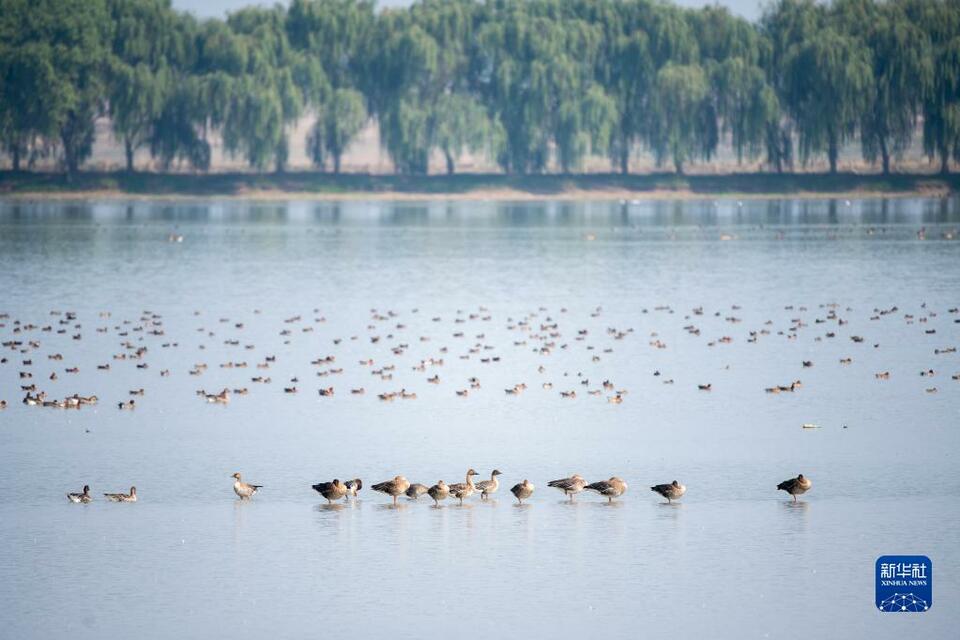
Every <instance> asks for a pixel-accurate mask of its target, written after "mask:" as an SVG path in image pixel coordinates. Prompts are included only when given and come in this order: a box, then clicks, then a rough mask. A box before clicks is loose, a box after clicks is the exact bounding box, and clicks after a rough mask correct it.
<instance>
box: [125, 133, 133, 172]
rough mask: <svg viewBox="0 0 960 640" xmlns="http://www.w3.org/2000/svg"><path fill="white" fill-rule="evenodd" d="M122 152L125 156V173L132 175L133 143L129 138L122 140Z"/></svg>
mask: <svg viewBox="0 0 960 640" xmlns="http://www.w3.org/2000/svg"><path fill="white" fill-rule="evenodd" d="M123 151H124V153H125V154H126V156H127V173H133V153H134V149H133V141H132V140H130V138H124V140H123Z"/></svg>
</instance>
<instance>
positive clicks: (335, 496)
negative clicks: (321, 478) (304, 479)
mask: <svg viewBox="0 0 960 640" xmlns="http://www.w3.org/2000/svg"><path fill="white" fill-rule="evenodd" d="M312 487H313V490H314V491H316V492H317V493H319V494H320V495H322V496H323V497H324V498H326V499H327V504H331V503H332V502H333V501H334V500H339V499H340V498H343V497H344V496H346V495H347V485H345V484H344V483H342V482H340V481H339V480H338V479H336V478H334V480H333V482H319V483H317V484H315V485H312Z"/></svg>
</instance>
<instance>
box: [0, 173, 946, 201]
mask: <svg viewBox="0 0 960 640" xmlns="http://www.w3.org/2000/svg"><path fill="white" fill-rule="evenodd" d="M958 190H960V174H958V175H947V176H942V175H936V174H893V175H889V176H883V175H877V174H855V173H839V174H836V175H829V174H813V173H799V174H772V173H731V174H723V175H687V176H677V175H674V174H668V173H660V174H644V175H619V174H579V175H555V174H550V175H529V176H510V175H502V174H461V175H452V176H448V175H431V176H397V175H372V174H341V175H332V174H328V173H315V172H291V173H284V174H248V173H214V174H198V175H192V174H161V173H146V172H145V173H133V174H128V173H125V172H108V173H100V172H83V173H80V174H79V175H77V176H75V177H74V179H73V180H72V181H70V182H68V181H67V180H66V178H65V177H64V176H63V175H62V174H57V173H30V172H18V173H14V172H12V171H0V199H21V200H39V199H50V200H55V199H78V198H84V199H87V198H89V199H140V198H187V199H196V198H218V199H221V198H233V199H248V200H544V199H548V200H630V199H678V200H682V199H700V198H716V197H724V198H731V197H737V198H781V197H789V198H838V197H910V196H922V197H942V196H945V195H949V194H951V193H955V192H957V191H958Z"/></svg>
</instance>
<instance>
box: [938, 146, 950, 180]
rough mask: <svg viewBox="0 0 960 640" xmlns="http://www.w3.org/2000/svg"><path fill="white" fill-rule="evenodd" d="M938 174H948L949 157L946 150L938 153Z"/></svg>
mask: <svg viewBox="0 0 960 640" xmlns="http://www.w3.org/2000/svg"><path fill="white" fill-rule="evenodd" d="M940 173H941V174H943V175H947V174H948V173H950V156H949V154H948V153H947V150H946V149H942V150H941V151H940Z"/></svg>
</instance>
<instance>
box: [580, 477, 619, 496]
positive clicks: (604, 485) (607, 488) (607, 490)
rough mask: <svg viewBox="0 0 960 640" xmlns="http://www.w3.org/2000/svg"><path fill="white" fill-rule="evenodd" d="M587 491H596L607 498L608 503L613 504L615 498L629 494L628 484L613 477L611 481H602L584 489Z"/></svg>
mask: <svg viewBox="0 0 960 640" xmlns="http://www.w3.org/2000/svg"><path fill="white" fill-rule="evenodd" d="M584 489H586V490H587V491H595V492H597V493H599V494H600V495H602V496H606V498H607V501H608V502H613V499H614V498H619V497H620V496H622V495H623V494H624V493H626V492H627V483H626V482H624V481H623V480H621V479H620V478H618V477H616V476H613V477H612V478H610V479H609V480H601V481H600V482H594V483H592V484H588V485H587V486H586V487H584Z"/></svg>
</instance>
